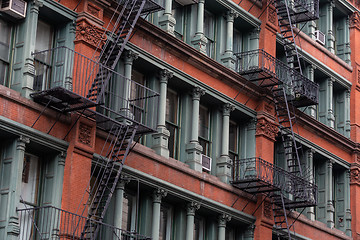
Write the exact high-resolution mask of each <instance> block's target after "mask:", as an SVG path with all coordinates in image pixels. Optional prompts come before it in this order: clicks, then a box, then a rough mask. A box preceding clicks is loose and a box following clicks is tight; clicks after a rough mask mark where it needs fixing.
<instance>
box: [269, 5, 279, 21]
mask: <svg viewBox="0 0 360 240" xmlns="http://www.w3.org/2000/svg"><path fill="white" fill-rule="evenodd" d="M268 9H269V11H268V21H269V22H270V23H272V24H274V25H276V21H277V16H276V10H275V9H274V8H272V7H269V8H268Z"/></svg>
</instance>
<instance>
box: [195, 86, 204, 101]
mask: <svg viewBox="0 0 360 240" xmlns="http://www.w3.org/2000/svg"><path fill="white" fill-rule="evenodd" d="M203 95H205V90H204V89H202V88H200V87H194V88H193V90H192V97H193V100H198V101H200V97H201V96H203Z"/></svg>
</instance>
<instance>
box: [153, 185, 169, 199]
mask: <svg viewBox="0 0 360 240" xmlns="http://www.w3.org/2000/svg"><path fill="white" fill-rule="evenodd" d="M166 195H167V191H166V190H164V189H161V188H159V189H156V190H155V191H154V192H153V200H154V202H157V203H161V199H162V198H163V197H166Z"/></svg>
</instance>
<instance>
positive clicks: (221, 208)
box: [123, 165, 256, 224]
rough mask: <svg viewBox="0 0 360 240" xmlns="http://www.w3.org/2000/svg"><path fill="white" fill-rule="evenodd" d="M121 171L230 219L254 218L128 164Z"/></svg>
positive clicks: (251, 221) (244, 220) (245, 220)
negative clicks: (226, 215)
mask: <svg viewBox="0 0 360 240" xmlns="http://www.w3.org/2000/svg"><path fill="white" fill-rule="evenodd" d="M123 172H124V173H126V174H128V175H130V176H133V177H135V178H137V179H139V181H140V182H143V183H144V184H146V185H148V186H151V187H153V188H154V189H156V188H162V189H164V190H166V191H167V192H168V195H173V196H175V197H178V198H180V199H183V200H186V201H189V202H194V201H195V202H200V203H201V206H202V207H205V208H208V209H210V210H212V211H214V212H218V213H219V214H220V213H221V214H222V213H224V214H228V215H229V216H231V218H232V219H236V220H238V221H241V222H243V223H245V224H253V223H254V222H255V220H256V218H255V217H254V216H251V215H249V214H246V213H244V212H241V211H239V210H235V209H234V208H231V207H229V206H226V205H224V204H221V203H219V202H216V201H214V200H211V199H209V198H206V197H204V196H201V195H199V194H196V193H193V192H191V191H188V190H185V189H184V188H181V187H179V186H176V185H174V184H171V183H169V182H166V181H164V180H161V179H158V178H156V177H154V176H151V175H149V174H146V173H143V172H141V171H139V170H136V169H134V168H131V167H129V166H126V165H124V168H123Z"/></svg>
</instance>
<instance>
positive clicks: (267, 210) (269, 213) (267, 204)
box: [263, 201, 273, 219]
mask: <svg viewBox="0 0 360 240" xmlns="http://www.w3.org/2000/svg"><path fill="white" fill-rule="evenodd" d="M263 212H264V216H265V217H266V218H268V219H272V216H273V209H272V204H271V203H270V202H267V201H265V202H264V208H263Z"/></svg>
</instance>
